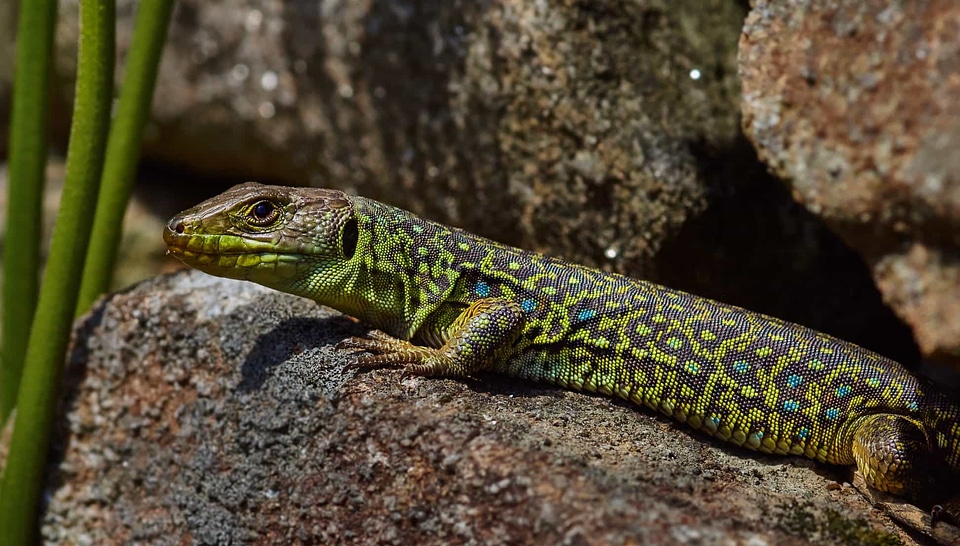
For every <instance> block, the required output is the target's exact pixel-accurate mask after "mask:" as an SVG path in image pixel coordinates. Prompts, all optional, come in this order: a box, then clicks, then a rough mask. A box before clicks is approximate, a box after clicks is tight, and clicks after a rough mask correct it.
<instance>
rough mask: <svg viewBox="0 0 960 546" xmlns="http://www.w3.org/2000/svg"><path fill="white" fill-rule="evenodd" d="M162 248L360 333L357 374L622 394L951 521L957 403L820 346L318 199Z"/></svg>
mask: <svg viewBox="0 0 960 546" xmlns="http://www.w3.org/2000/svg"><path fill="white" fill-rule="evenodd" d="M163 238H164V241H165V243H166V245H167V248H168V252H169V253H171V254H172V255H173V256H174V257H176V258H177V259H179V260H180V261H182V262H184V263H185V264H187V265H189V266H191V267H194V268H196V269H199V270H201V271H204V272H206V273H209V274H212V275H217V276H221V277H227V278H232V279H243V280H249V281H252V282H255V283H259V284H261V285H264V286H267V287H270V288H273V289H276V290H280V291H283V292H287V293H290V294H294V295H297V296H302V297H305V298H309V299H312V300H315V301H316V302H317V303H319V304H322V305H326V306H329V307H332V308H334V309H337V310H338V311H341V312H343V313H345V314H347V315H350V316H353V317H354V318H356V319H358V320H360V321H362V322H363V323H365V324H367V325H369V326H372V327H374V328H375V329H374V330H371V331H370V332H369V333H368V334H367V335H366V336H365V337H351V338H348V339H345V340H343V341H342V342H341V343H340V344H339V347H341V348H343V349H349V350H351V352H354V353H355V355H356V357H355V358H356V360H355V363H354V366H356V367H359V368H370V367H395V368H402V369H403V370H404V372H405V373H407V374H413V375H419V376H434V377H435V376H446V377H456V378H462V377H467V376H474V375H476V374H478V373H479V372H485V371H488V372H495V373H501V374H505V375H507V376H512V377H515V378H520V379H526V380H533V381H540V382H545V383H548V384H552V385H556V386H559V387H562V388H567V389H572V390H576V391H582V392H588V393H598V394H603V395H609V396H614V397H619V398H622V399H624V400H627V401H629V402H632V403H634V404H636V405H638V406H644V407H648V408H650V409H652V410H654V411H658V412H661V413H663V414H665V415H667V416H669V417H672V418H674V419H676V420H678V421H680V422H684V423H686V424H687V425H690V426H691V427H693V428H694V429H698V430H700V431H702V432H705V433H707V434H709V435H711V436H713V437H715V438H719V439H721V440H725V441H728V442H731V443H733V444H736V445H738V446H742V447H745V448H748V449H752V450H756V451H760V452H764V453H771V454H783V455H801V456H806V457H809V458H811V459H815V460H817V461H819V462H822V463H828V464H834V465H856V468H857V469H858V470H859V472H860V473H861V474H862V475H863V478H864V480H865V482H866V483H867V484H868V485H869V486H870V487H872V488H874V489H876V490H879V491H882V492H886V493H891V494H893V495H898V496H902V497H904V498H907V499H908V500H910V501H911V502H916V503H918V504H924V505H926V506H929V507H932V512H931V515H932V518H931V519H932V521H934V522H936V521H937V519H946V520H950V521H953V522H956V521H957V520H958V518H960V495H957V493H956V492H957V490H958V488H957V484H958V483H960V405H958V404H957V403H956V402H955V401H952V400H951V399H950V398H949V397H948V396H947V395H946V394H944V393H942V392H938V391H937V390H936V389H935V388H934V386H933V385H930V384H928V383H927V382H925V381H923V380H921V379H919V378H918V377H916V376H915V375H913V374H912V373H911V372H910V371H909V370H907V368H905V367H904V366H903V365H901V364H899V363H898V362H895V361H893V360H891V359H888V358H886V357H883V356H881V355H879V354H876V353H873V352H871V351H868V350H866V349H864V348H861V347H859V346H857V345H855V344H852V343H849V342H846V341H843V340H840V339H837V338H835V337H832V336H829V335H827V334H824V333H821V332H817V331H815V330H812V329H809V328H806V327H804V326H800V325H797V324H793V323H790V322H787V321H784V320H780V319H777V318H774V317H771V316H767V315H763V314H760V313H756V312H752V311H749V310H746V309H742V308H739V307H735V306H733V305H727V304H723V303H720V302H717V301H713V300H710V299H707V298H703V297H699V296H696V295H693V294H689V293H685V292H682V291H679V290H674V289H671V288H667V287H664V286H660V285H657V284H654V283H652V282H648V281H644V280H639V279H634V278H630V277H627V276H623V275H619V274H614V273H608V272H604V271H601V270H598V269H592V268H588V267H585V266H581V265H576V264H573V263H570V262H567V261H563V260H560V259H557V258H552V257H549V256H546V255H543V254H539V253H535V252H530V251H526V250H522V249H519V248H514V247H511V246H507V245H504V244H501V243H498V242H495V241H492V240H490V239H486V238H483V237H480V236H477V235H473V234H471V233H468V232H467V231H464V230H461V229H459V228H454V227H449V226H446V225H443V224H440V223H437V222H433V221H430V220H428V219H425V218H421V217H419V216H417V215H415V214H413V213H411V212H408V211H406V210H403V209H400V208H396V207H393V206H390V205H387V204H384V203H380V202H378V201H374V200H372V199H367V198H364V197H359V196H353V195H349V194H347V193H344V192H342V191H338V190H332V189H320V188H292V187H283V186H268V185H261V184H258V183H255V182H248V183H245V184H241V185H238V186H234V187H233V188H231V189H229V190H227V191H226V192H224V193H223V194H221V195H219V196H217V197H214V198H212V199H209V200H207V201H204V202H203V203H200V204H199V205H197V206H196V207H193V208H191V209H189V210H186V211H184V212H181V213H180V214H177V215H176V216H174V217H173V218H172V219H171V220H170V221H169V222H168V223H167V225H166V227H165V229H164V233H163ZM364 352H365V354H363V353H364ZM938 501H943V502H942V503H941V504H937V502H938Z"/></svg>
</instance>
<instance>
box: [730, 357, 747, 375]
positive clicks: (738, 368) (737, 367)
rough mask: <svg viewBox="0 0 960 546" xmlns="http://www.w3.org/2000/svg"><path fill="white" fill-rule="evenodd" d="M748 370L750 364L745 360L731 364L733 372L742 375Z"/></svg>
mask: <svg viewBox="0 0 960 546" xmlns="http://www.w3.org/2000/svg"><path fill="white" fill-rule="evenodd" d="M749 369H750V363H749V362H747V361H746V360H738V361H736V362H734V363H733V371H735V372H737V373H743V372H745V371H747V370H749Z"/></svg>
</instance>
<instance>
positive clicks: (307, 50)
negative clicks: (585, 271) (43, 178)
mask: <svg viewBox="0 0 960 546" xmlns="http://www.w3.org/2000/svg"><path fill="white" fill-rule="evenodd" d="M76 4H77V2H76V0H65V1H64V2H62V3H61V14H62V18H61V21H60V24H59V27H58V35H57V36H58V63H59V68H58V71H59V73H60V74H61V75H62V76H63V81H62V88H61V91H62V92H61V93H60V97H61V100H62V98H66V97H69V96H70V95H71V94H72V92H73V84H72V74H73V70H74V68H75V63H76V36H77V21H76V17H77V7H76ZM135 4H136V3H135V2H133V1H131V0H126V1H123V2H119V3H118V14H120V22H119V24H118V42H119V43H120V55H121V62H120V63H118V66H120V67H122V56H123V54H124V52H125V51H126V48H127V47H128V45H129V42H130V36H131V33H132V18H133V15H134V12H135V10H134V6H135ZM708 4H709V5H708V6H705V5H704V3H703V2H702V1H691V0H686V1H683V2H672V3H669V4H668V3H664V2H660V1H644V2H636V1H632V0H631V1H626V0H604V1H602V2H590V3H586V4H584V3H582V2H578V1H574V0H563V1H559V2H551V3H549V4H547V3H544V2H527V1H521V0H498V1H495V2H466V1H462V0H458V1H449V2H440V3H437V2H420V1H415V2H409V1H399V0H389V1H381V2H369V1H366V2H327V3H317V2H315V1H304V0H299V1H290V2H271V1H266V0H263V1H251V0H227V1H223V2H196V1H193V2H191V1H184V2H178V3H177V10H176V12H175V14H174V17H173V23H172V25H171V28H170V33H169V38H168V43H167V46H166V49H165V52H164V57H163V62H162V67H161V72H160V75H159V79H158V84H157V90H156V96H157V99H156V100H155V101H154V107H153V120H152V122H151V124H150V126H149V128H148V130H147V132H146V141H145V150H144V154H145V157H147V158H150V159H152V160H154V161H163V162H166V163H170V164H177V165H181V166H187V167H189V168H191V169H194V170H196V171H200V172H207V173H211V172H215V173H218V174H219V175H221V176H222V175H225V174H226V175H231V176H235V177H241V178H243V179H249V180H259V181H262V182H270V181H273V182H284V183H288V184H294V185H307V184H309V185H315V186H334V187H338V188H348V189H352V190H354V191H357V192H358V193H361V194H364V195H367V196H370V197H373V198H382V199H387V198H388V199H387V200H389V201H391V202H392V203H393V204H396V205H399V206H403V207H405V208H410V209H413V210H414V211H415V212H418V213H426V214H428V215H429V216H431V217H433V218H435V219H437V220H439V221H444V222H447V223H453V224H456V225H458V226H461V227H465V228H468V229H472V230H474V231H479V232H482V233H484V234H485V235H490V236H494V237H497V238H499V239H501V240H506V241H507V242H510V243H513V244H518V245H520V246H525V247H527V248H538V249H547V248H549V249H552V250H553V251H554V252H558V253H562V254H563V255H565V256H568V257H570V258H574V259H578V260H579V261H587V262H590V263H603V262H611V263H613V264H615V265H616V266H617V267H620V268H624V267H626V268H630V267H638V264H641V263H642V262H644V261H646V260H648V259H649V258H650V257H651V256H653V255H654V254H655V253H656V252H657V250H658V249H659V248H660V245H661V244H662V243H663V241H664V240H665V239H666V238H669V237H670V236H672V235H675V234H676V232H677V230H678V229H679V227H680V226H681V225H682V224H683V222H684V221H685V220H686V219H687V218H689V217H690V216H693V215H696V214H697V213H698V212H699V211H702V210H703V209H704V208H705V206H706V193H707V189H706V186H707V181H708V179H709V174H708V173H704V172H702V170H701V157H700V156H701V155H703V154H704V153H708V152H705V150H707V151H709V150H714V151H716V150H721V149H726V148H727V147H728V146H729V145H730V144H731V143H732V142H735V141H736V139H737V138H738V132H739V129H738V112H737V99H738V95H737V90H738V89H737V79H736V64H735V62H736V61H735V57H736V40H737V35H738V33H739V30H740V26H741V23H742V20H743V17H744V10H743V8H742V7H741V6H739V5H737V4H736V3H734V2H729V1H726V0H711V1H710V2H709V3H708ZM691 73H695V74H697V77H696V78H693V77H691ZM64 119H65V118H64ZM61 133H63V130H61ZM611 249H615V254H614V256H615V258H613V259H611V258H610V257H609V256H610V255H611Z"/></svg>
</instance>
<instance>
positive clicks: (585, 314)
mask: <svg viewBox="0 0 960 546" xmlns="http://www.w3.org/2000/svg"><path fill="white" fill-rule="evenodd" d="M596 314H597V312H596V311H594V310H593V309H584V310H582V311H580V314H578V315H577V320H590V319H592V318H593V317H594V315H596Z"/></svg>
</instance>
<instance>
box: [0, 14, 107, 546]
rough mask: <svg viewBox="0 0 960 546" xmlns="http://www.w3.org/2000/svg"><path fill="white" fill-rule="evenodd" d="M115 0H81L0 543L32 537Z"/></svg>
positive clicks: (88, 206)
mask: <svg viewBox="0 0 960 546" xmlns="http://www.w3.org/2000/svg"><path fill="white" fill-rule="evenodd" d="M114 11H115V5H114V1H113V0H82V1H81V3H80V45H79V62H78V68H77V92H76V99H75V101H74V112H73V122H72V125H71V127H70V144H69V146H68V149H67V167H66V176H65V180H64V186H63V197H62V199H61V206H60V212H59V215H58V216H57V223H56V226H55V227H54V230H53V238H52V240H51V243H50V256H49V258H48V259H47V269H46V273H45V277H44V280H43V285H42V286H41V287H40V298H39V301H38V305H37V312H36V315H35V316H34V319H33V326H32V328H31V329H30V338H29V342H28V345H27V355H26V360H25V364H24V368H23V378H22V380H21V382H20V394H19V397H18V399H17V412H16V420H15V422H14V429H13V437H12V438H11V441H10V451H9V455H8V458H7V467H6V471H5V472H4V476H3V489H2V494H0V529H2V533H3V540H4V544H7V545H11V546H25V545H27V544H31V543H32V542H33V540H34V539H35V536H36V530H37V513H38V508H39V505H40V497H41V492H42V490H43V477H44V468H45V464H46V461H47V451H48V448H49V445H50V435H51V432H52V429H53V426H52V425H53V419H54V415H55V413H56V409H57V404H58V393H59V386H60V382H61V376H62V372H63V363H64V357H65V355H66V350H67V343H68V340H69V336H70V328H71V325H72V322H73V314H74V309H75V307H76V301H77V293H78V291H79V288H80V275H79V274H78V272H80V271H81V270H82V269H83V260H84V257H85V256H86V250H87V243H88V241H89V238H90V226H91V225H92V223H93V213H94V208H95V205H96V199H97V188H98V186H99V184H100V171H101V169H102V167H103V151H104V147H105V141H106V135H107V126H108V124H109V119H110V99H111V95H112V90H113V56H114V24H115V22H114Z"/></svg>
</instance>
